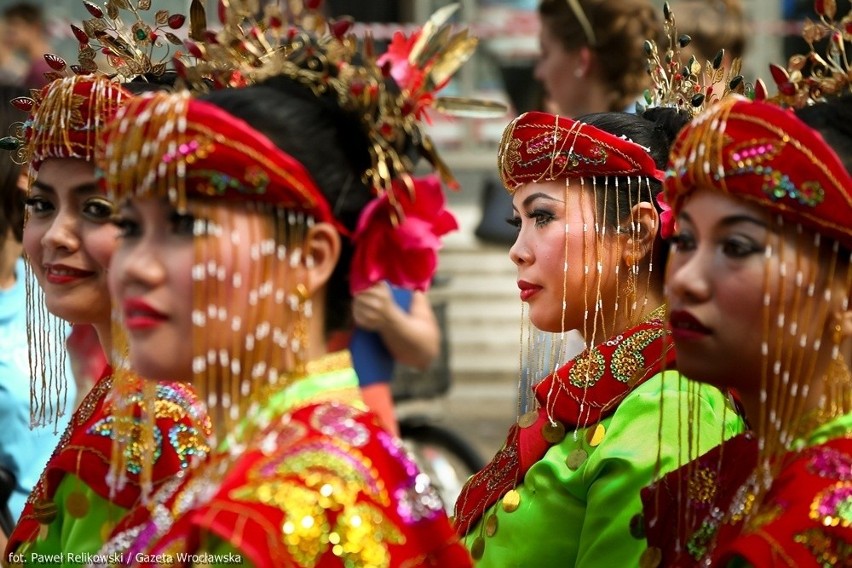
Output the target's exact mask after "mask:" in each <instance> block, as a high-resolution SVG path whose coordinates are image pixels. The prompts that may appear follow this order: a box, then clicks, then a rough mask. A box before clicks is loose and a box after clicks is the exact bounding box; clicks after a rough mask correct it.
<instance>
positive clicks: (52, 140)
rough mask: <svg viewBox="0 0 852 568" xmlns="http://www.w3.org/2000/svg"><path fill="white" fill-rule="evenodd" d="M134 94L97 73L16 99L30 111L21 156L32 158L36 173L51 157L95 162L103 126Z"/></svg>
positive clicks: (55, 83) (26, 159) (60, 80)
mask: <svg viewBox="0 0 852 568" xmlns="http://www.w3.org/2000/svg"><path fill="white" fill-rule="evenodd" d="M132 96H133V95H131V94H130V93H129V92H128V91H126V90H125V89H123V88H122V87H121V86H120V85H119V84H118V83H116V82H114V81H111V80H110V79H108V78H107V77H106V76H105V75H100V74H96V75H75V76H72V77H64V78H61V79H56V80H54V81H52V82H51V83H49V84H48V85H46V86H45V87H44V88H42V89H41V91H39V92H38V93H37V94H36V95H35V98H33V99H30V98H27V97H21V98H18V99H15V100H14V101H12V102H13V104H14V105H15V106H17V107H18V108H22V109H24V110H28V111H29V112H30V116H29V118H28V119H27V122H26V123H25V124H24V128H23V132H22V135H23V136H22V143H23V146H22V149H21V150H22V151H21V153H20V154H19V156H18V159H20V160H22V161H29V162H30V167H31V171H32V172H35V171H38V168H39V166H40V165H41V163H42V162H43V161H44V160H45V159H47V158H81V159H83V160H89V161H91V160H92V159H93V157H94V152H95V145H96V142H97V139H98V135H99V133H100V131H101V129H102V128H103V127H104V125H105V124H106V122H107V121H108V120H109V119H110V118H112V116H113V115H114V114H115V112H116V110H118V108H119V107H121V106H122V105H123V104H125V103H126V102H127V101H128V100H129V99H130V98H131V97H132Z"/></svg>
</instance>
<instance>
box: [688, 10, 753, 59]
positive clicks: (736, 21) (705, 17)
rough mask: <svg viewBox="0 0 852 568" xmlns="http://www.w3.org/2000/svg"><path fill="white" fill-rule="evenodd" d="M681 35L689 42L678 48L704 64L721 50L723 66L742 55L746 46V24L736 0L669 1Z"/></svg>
mask: <svg viewBox="0 0 852 568" xmlns="http://www.w3.org/2000/svg"><path fill="white" fill-rule="evenodd" d="M672 9H673V10H674V11H675V12H676V13H677V16H678V18H677V26H678V30H679V31H680V33H681V34H686V35H688V36H689V37H690V38H692V41H691V42H690V43H689V45H687V46H686V47H684V48H683V49H682V50H681V53H682V54H684V56H685V57H688V56H690V55H695V57H696V58H697V59H698V62H699V63H701V64H704V62H706V61H713V59H714V58H715V57H716V54H718V53H719V51H721V50H724V53H725V54H724V58H723V66H724V67H725V68H728V67H730V64H731V61H733V60H734V59H737V58H742V56H743V53H744V52H745V50H746V47H747V43H748V41H747V38H746V32H747V23H746V17H745V12H744V11H743V6H742V2H740V0H686V1H684V2H674V3H672Z"/></svg>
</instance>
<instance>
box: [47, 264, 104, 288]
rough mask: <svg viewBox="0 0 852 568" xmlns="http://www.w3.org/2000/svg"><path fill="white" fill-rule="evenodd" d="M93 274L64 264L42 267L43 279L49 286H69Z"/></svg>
mask: <svg viewBox="0 0 852 568" xmlns="http://www.w3.org/2000/svg"><path fill="white" fill-rule="evenodd" d="M93 274H94V272H92V271H91V270H80V269H79V268H74V267H71V266H66V265H64V264H45V265H44V278H45V280H47V281H48V282H50V283H51V284H71V283H72V282H77V281H79V280H82V279H83V278H88V277H89V276H92V275H93Z"/></svg>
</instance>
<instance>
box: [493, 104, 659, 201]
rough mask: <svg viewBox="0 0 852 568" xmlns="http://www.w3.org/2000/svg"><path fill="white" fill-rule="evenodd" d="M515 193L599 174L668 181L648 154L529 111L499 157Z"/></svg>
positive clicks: (512, 127)
mask: <svg viewBox="0 0 852 568" xmlns="http://www.w3.org/2000/svg"><path fill="white" fill-rule="evenodd" d="M497 159H498V163H499V167H500V176H501V177H502V179H503V184H504V185H505V186H506V188H507V189H508V190H509V192H510V193H512V192H514V191H515V190H516V189H517V188H518V187H519V186H521V185H524V184H526V183H534V182H540V181H553V180H558V179H566V178H587V177H596V176H629V175H638V176H646V177H652V178H655V179H658V180H660V181H662V179H663V172H661V171H660V170H658V169H657V165H656V164H655V163H654V159H653V158H652V157H651V155H650V154H649V153H648V150H646V149H645V148H643V147H642V146H640V145H638V144H634V143H633V142H631V141H629V140H626V139H623V138H619V137H618V136H615V135H613V134H610V133H609V132H606V131H604V130H601V129H599V128H596V127H594V126H592V125H589V124H586V123H584V122H581V121H577V120H571V119H570V118H565V117H563V116H558V115H553V114H548V113H545V112H527V113H524V114H522V115H521V116H519V117H518V118H516V119H515V120H513V121H512V122H511V123H510V124H509V126H507V127H506V129H505V130H504V131H503V140H502V141H501V143H500V153H499V155H498V157H497Z"/></svg>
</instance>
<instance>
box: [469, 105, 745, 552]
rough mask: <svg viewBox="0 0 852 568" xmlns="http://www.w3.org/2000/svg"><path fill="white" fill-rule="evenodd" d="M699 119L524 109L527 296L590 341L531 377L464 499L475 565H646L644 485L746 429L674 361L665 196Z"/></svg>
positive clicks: (552, 324)
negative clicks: (640, 519) (640, 530)
mask: <svg viewBox="0 0 852 568" xmlns="http://www.w3.org/2000/svg"><path fill="white" fill-rule="evenodd" d="M687 118H688V117H687V116H685V115H683V114H679V113H678V112H677V111H675V110H674V109H653V110H651V111H647V112H646V113H645V115H644V116H635V115H628V114H623V113H602V114H592V115H588V116H585V117H582V118H580V119H578V120H576V121H575V120H570V119H567V118H564V117H560V116H554V115H550V114H545V113H527V114H524V115H522V116H520V117H519V118H517V119H516V120H515V121H513V122H512V123H511V124H510V125H509V126H508V127H507V128H506V130H505V131H504V134H503V140H502V142H501V145H500V155H499V163H500V171H501V174H502V177H503V182H504V184H505V185H506V187H507V188H508V190H509V192H510V193H511V194H512V201H513V208H514V218H513V219H512V220H511V222H512V224H514V225H515V226H517V227H518V237H517V240H516V241H515V244H514V245H513V246H512V248H511V250H510V253H509V254H510V258H511V259H512V261H513V262H514V263H515V265H516V266H517V270H518V287H519V289H520V298H521V300H522V301H523V302H524V304H525V306H527V309H528V314H529V321H530V322H531V323H532V324H533V325H534V326H535V327H536V328H538V329H540V330H543V331H548V332H553V333H557V334H558V333H564V332H567V331H568V330H571V329H577V330H579V331H580V332H581V333H582V335H583V337H584V339H585V341H586V346H587V347H586V350H585V351H584V352H583V353H581V354H580V355H578V356H577V357H576V358H574V359H573V360H571V361H570V362H568V363H567V364H566V365H565V366H563V367H561V368H560V369H558V370H557V371H556V372H554V373H552V374H551V375H549V376H548V377H546V378H545V379H544V380H543V381H542V382H541V383H539V384H538V385H536V386H535V387H534V390H533V393H532V394H533V396H534V397H535V400H536V403H537V408H536V409H535V410H533V411H531V412H529V413H526V414H524V415H522V416H520V418H519V419H518V422H517V424H515V425H514V426H513V427H512V428H511V430H510V431H509V436H508V439H507V441H506V444H505V445H504V447H503V449H501V450H500V452H499V453H498V454H497V455H496V456H495V457H494V459H493V460H492V462H491V463H490V464H489V465H488V466H486V468H485V469H484V470H482V471H480V472H479V473H477V474H476V475H475V476H473V478H471V480H470V481H469V482H468V483H467V485H466V486H465V488H464V490H463V491H462V493H461V495H460V497H459V499H458V501H457V502H456V510H455V522H456V526H457V529H458V530H459V532H460V533H461V534H462V535H464V542H465V544H466V545H467V546H468V547H469V549H470V550H471V552H472V554H473V556H474V558H475V559H477V560H478V562H477V566H636V565H638V563H639V558H640V555H641V554H642V551H643V549H644V545H643V544H642V543H640V542H638V541H636V540H634V539H632V538H631V537H630V531H631V519H632V518H634V516H635V515H637V514H639V513H640V512H641V502H640V499H639V490H640V489H641V488H642V487H643V486H645V485H646V484H648V483H649V482H650V481H652V480H653V479H654V477H655V475H656V474H657V473H658V472H660V471H669V470H672V469H674V468H676V467H678V466H679V465H681V464H682V463H684V461H685V460H686V459H688V456H690V455H691V456H696V455H699V453H700V452H701V451H706V450H707V449H709V448H711V447H713V446H714V445H716V444H718V443H720V442H721V441H722V439H723V437H722V436H723V435H724V434H723V427H724V428H725V430H726V432H725V434H728V435H729V434H732V433H735V432H736V431H737V428H738V426H739V424H738V421H737V420H736V419H735V417H734V413H733V412H730V411H728V410H726V409H727V406H728V405H727V401H726V399H725V397H724V396H723V395H722V394H721V393H720V392H719V391H718V390H716V389H714V388H709V387H700V388H699V387H697V386H695V385H694V384H690V383H688V382H687V381H682V380H681V379H680V378H679V376H678V375H677V373H674V372H672V373H665V372H664V371H665V370H666V369H674V368H675V360H674V352H673V350H672V349H671V341H670V339H669V338H668V332H667V330H666V326H665V323H664V310H665V307H664V305H663V285H662V280H663V270H662V267H663V266H664V265H665V260H666V244H665V242H664V241H663V240H662V238H661V237H660V226H661V222H660V219H661V216H663V215H665V211H663V210H662V209H660V206H659V205H658V204H657V200H656V196H657V195H658V194H659V192H660V191H661V183H660V180H661V179H662V177H663V176H662V172H661V171H660V168H662V167H663V165H664V164H665V161H666V158H667V155H668V154H667V153H668V149H669V144H670V142H671V140H672V139H673V138H674V135H675V133H676V132H677V131H678V129H679V128H680V127H681V126H682V125H683V124H684V123H685V122H686V120H687ZM687 392H693V393H694V394H695V397H694V398H693V399H692V403H693V404H694V407H695V409H696V410H697V414H696V415H695V416H694V418H692V419H690V420H689V421H687V408H689V404H688V402H687V397H686V396H685V395H686V393H687ZM726 412H727V417H728V418H729V420H728V421H727V422H726V421H725V416H726ZM658 433H659V434H658ZM555 527H559V528H558V530H557V529H555Z"/></svg>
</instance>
